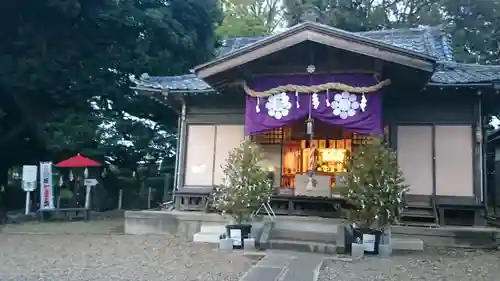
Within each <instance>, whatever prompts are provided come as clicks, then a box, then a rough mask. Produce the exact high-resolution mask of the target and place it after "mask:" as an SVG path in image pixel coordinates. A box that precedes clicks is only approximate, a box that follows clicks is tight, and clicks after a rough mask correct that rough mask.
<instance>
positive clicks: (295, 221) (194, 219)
mask: <svg viewBox="0 0 500 281" xmlns="http://www.w3.org/2000/svg"><path fill="white" fill-rule="evenodd" d="M230 221H231V218H230V217H223V216H220V215H218V214H213V213H202V212H179V211H172V212H166V211H127V212H125V233H127V234H168V235H176V236H181V237H185V238H187V239H193V236H194V234H195V233H199V232H202V231H201V230H202V226H203V230H204V231H203V232H202V233H218V232H219V230H221V227H222V226H225V225H226V224H227V223H229V222H230ZM264 221H265V220H264ZM204 225H206V227H205V226H204ZM343 226H344V222H343V221H342V220H340V219H330V218H319V217H295V216H278V217H277V219H276V220H275V221H274V223H273V224H272V225H266V226H265V227H264V226H263V222H256V223H255V229H253V231H252V236H253V237H256V238H257V236H259V238H258V239H256V240H257V241H258V242H259V243H261V244H262V245H263V246H264V248H269V247H266V241H267V242H269V241H271V240H280V241H283V240H290V241H303V242H313V243H319V244H331V245H335V246H336V247H337V250H338V251H341V250H342V249H341V248H343V247H341V245H344V228H343ZM263 228H264V229H266V231H261V232H260V233H259V231H260V230H262V229H263ZM216 229H217V230H216ZM257 230H259V231H257ZM391 230H392V237H393V239H395V240H394V241H393V243H394V248H395V249H401V250H403V249H405V248H407V250H420V249H422V248H423V245H425V247H429V246H430V247H433V246H439V247H468V248H496V247H497V246H498V244H499V242H500V229H498V228H493V227H439V228H425V227H410V226H392V227H391ZM218 235H220V234H218ZM218 235H212V236H213V237H211V238H209V237H206V236H207V235H205V234H203V235H198V236H199V237H200V240H203V241H215V239H218ZM261 236H262V239H260V238H261ZM201 237H203V238H201ZM267 246H269V245H267Z"/></svg>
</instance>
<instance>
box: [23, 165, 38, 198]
mask: <svg viewBox="0 0 500 281" xmlns="http://www.w3.org/2000/svg"><path fill="white" fill-rule="evenodd" d="M37 176H38V167H37V166H35V165H24V166H23V179H22V188H23V190H24V191H26V192H31V191H34V190H35V189H36V180H37Z"/></svg>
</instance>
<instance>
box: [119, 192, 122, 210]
mask: <svg viewBox="0 0 500 281" xmlns="http://www.w3.org/2000/svg"><path fill="white" fill-rule="evenodd" d="M122 204H123V189H120V191H119V192H118V210H121V209H122V206H123V205H122Z"/></svg>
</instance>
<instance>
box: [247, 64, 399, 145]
mask: <svg viewBox="0 0 500 281" xmlns="http://www.w3.org/2000/svg"><path fill="white" fill-rule="evenodd" d="M314 69H315V67H314V66H309V67H308V68H307V70H308V71H314ZM330 81H335V82H334V83H333V82H330ZM389 83H390V80H384V81H382V82H380V81H379V80H378V79H377V77H376V76H374V75H372V74H318V75H316V73H314V72H308V73H307V75H289V76H263V77H257V78H254V79H253V80H252V82H251V85H252V89H250V88H249V87H246V89H245V91H246V92H247V96H246V110H245V132H246V134H255V133H260V132H264V131H267V130H272V129H276V128H279V127H282V126H284V125H287V124H291V123H293V122H296V121H298V120H304V119H306V120H307V119H308V118H311V119H318V120H320V121H321V122H323V123H326V124H330V125H333V126H341V127H343V128H344V129H346V130H348V131H351V132H355V133H358V134H360V135H377V136H379V135H382V127H381V124H382V122H381V117H382V115H381V110H382V108H381V107H382V106H381V96H380V92H379V91H377V90H378V89H380V88H382V87H383V86H385V85H388V84H389ZM280 85H285V86H280ZM278 90H280V92H278Z"/></svg>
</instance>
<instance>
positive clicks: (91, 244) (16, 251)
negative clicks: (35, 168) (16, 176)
mask: <svg viewBox="0 0 500 281" xmlns="http://www.w3.org/2000/svg"><path fill="white" fill-rule="evenodd" d="M0 261H1V262H0V280H1V281H54V280H58V281H59V280H60V281H80V280H81V281H87V280H88V281H90V280H92V281H101V280H103V281H104V280H106V281H114V280H130V281H141V280H145V281H155V280H162V281H166V280H175V281H194V280H203V281H212V280H213V281H215V280H217V281H237V280H238V279H239V276H241V275H242V274H243V273H244V272H246V271H247V270H248V269H249V267H250V266H251V261H250V260H249V259H247V258H245V257H243V256H242V255H241V254H238V253H231V254H227V253H220V252H217V250H215V249H213V247H210V246H202V245H199V244H196V245H195V244H193V243H190V242H186V241H180V240H179V239H178V238H169V237H166V236H129V235H120V234H112V235H96V234H93V235H88V234H87V235H83V234H71V235H68V234H52V235H43V234H31V235H30V234H28V235H21V234H5V233H4V234H2V233H0Z"/></svg>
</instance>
